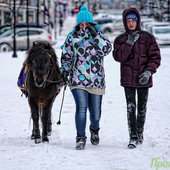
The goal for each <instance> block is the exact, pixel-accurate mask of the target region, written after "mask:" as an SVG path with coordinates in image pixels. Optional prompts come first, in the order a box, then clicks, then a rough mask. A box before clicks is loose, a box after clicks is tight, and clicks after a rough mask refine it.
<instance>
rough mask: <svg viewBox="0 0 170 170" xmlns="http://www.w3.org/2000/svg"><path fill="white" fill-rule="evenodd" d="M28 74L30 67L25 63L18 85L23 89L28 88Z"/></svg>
mask: <svg viewBox="0 0 170 170" xmlns="http://www.w3.org/2000/svg"><path fill="white" fill-rule="evenodd" d="M27 75H28V67H27V65H23V67H22V69H21V71H20V74H19V77H18V81H17V85H18V87H19V88H20V89H22V90H26V79H27Z"/></svg>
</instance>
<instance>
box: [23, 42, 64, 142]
mask: <svg viewBox="0 0 170 170" xmlns="http://www.w3.org/2000/svg"><path fill="white" fill-rule="evenodd" d="M24 65H25V66H27V67H28V76H27V80H26V94H27V95H28V103H29V106H30V109H31V118H32V120H33V130H32V135H31V139H34V140H35V143H40V142H41V135H40V129H39V118H41V122H42V141H43V142H49V139H48V136H49V135H51V131H52V123H51V109H52V106H53V102H54V100H55V97H56V96H57V95H58V93H59V92H60V87H61V85H60V83H61V82H60V79H61V72H60V69H59V64H58V60H57V56H56V54H55V51H54V49H53V48H52V47H51V45H50V44H49V43H48V42H44V41H35V42H34V43H33V45H32V47H31V48H30V49H29V50H28V52H27V58H26V60H25V62H24Z"/></svg>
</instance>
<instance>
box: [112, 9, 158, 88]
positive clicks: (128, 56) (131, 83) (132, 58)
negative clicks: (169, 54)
mask: <svg viewBox="0 0 170 170" xmlns="http://www.w3.org/2000/svg"><path fill="white" fill-rule="evenodd" d="M129 12H135V13H136V15H137V17H138V24H137V30H138V31H139V34H140V37H139V39H138V40H137V41H136V42H135V43H134V45H130V44H127V43H126V40H127V39H128V32H129V30H128V27H127V24H126V19H125V17H126V15H127V14H128V13H129ZM122 16H123V23H124V28H125V30H126V32H125V33H123V34H121V35H119V36H118V37H116V39H115V41H114V50H113V57H114V59H115V60H116V61H118V62H120V63H121V85H122V86H128V87H136V88H138V87H152V85H153V82H152V76H151V78H150V80H149V82H148V84H146V85H141V84H140V83H139V75H140V74H142V73H143V72H144V71H145V70H149V71H151V73H152V74H153V73H155V72H156V69H157V68H158V67H159V66H160V60H161V56H160V50H159V47H158V44H157V42H156V40H155V37H154V36H153V35H152V34H150V33H148V32H146V31H142V30H141V20H140V14H139V12H138V11H137V9H136V8H129V9H125V10H124V11H123V14H122Z"/></svg>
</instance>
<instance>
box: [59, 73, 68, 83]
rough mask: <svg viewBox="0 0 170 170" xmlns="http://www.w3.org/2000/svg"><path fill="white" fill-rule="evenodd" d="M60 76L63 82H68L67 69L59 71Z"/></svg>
mask: <svg viewBox="0 0 170 170" xmlns="http://www.w3.org/2000/svg"><path fill="white" fill-rule="evenodd" d="M61 77H62V79H63V82H64V84H67V83H68V72H67V71H63V72H62V73H61Z"/></svg>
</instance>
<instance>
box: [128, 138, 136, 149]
mask: <svg viewBox="0 0 170 170" xmlns="http://www.w3.org/2000/svg"><path fill="white" fill-rule="evenodd" d="M137 146H138V137H137V136H136V135H132V136H130V140H129V144H128V146H127V147H128V148H130V149H134V148H136V147H137Z"/></svg>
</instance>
